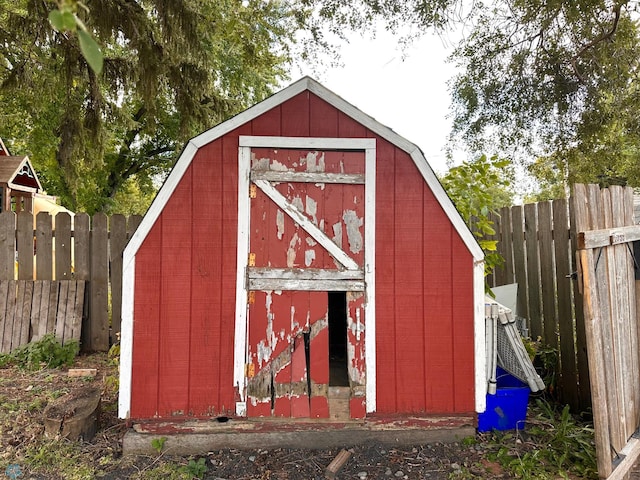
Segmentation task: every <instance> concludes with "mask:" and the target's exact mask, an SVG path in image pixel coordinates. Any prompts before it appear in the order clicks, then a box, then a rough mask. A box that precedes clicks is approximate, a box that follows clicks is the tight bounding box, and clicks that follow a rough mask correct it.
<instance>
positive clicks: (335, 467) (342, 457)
mask: <svg viewBox="0 0 640 480" xmlns="http://www.w3.org/2000/svg"><path fill="white" fill-rule="evenodd" d="M350 457H351V452H350V451H349V450H345V449H344V448H343V449H342V450H340V453H338V455H336V457H335V458H334V459H333V460H332V461H331V463H330V464H329V466H328V467H327V469H326V470H325V472H324V476H325V478H328V479H333V478H336V475H337V474H338V472H339V471H340V469H341V468H342V467H343V466H344V464H345V463H347V461H348V460H349V458H350Z"/></svg>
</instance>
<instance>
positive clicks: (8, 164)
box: [0, 155, 42, 192]
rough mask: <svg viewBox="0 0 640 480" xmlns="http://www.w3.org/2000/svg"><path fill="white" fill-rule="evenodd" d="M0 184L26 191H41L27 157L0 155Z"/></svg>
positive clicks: (38, 181)
mask: <svg viewBox="0 0 640 480" xmlns="http://www.w3.org/2000/svg"><path fill="white" fill-rule="evenodd" d="M0 185H7V186H8V187H9V188H11V189H12V190H21V191H26V192H39V191H42V185H41V184H40V180H38V176H37V175H36V173H35V170H34V169H33V165H31V162H30V161H29V157H27V156H23V157H16V156H4V155H3V156H0Z"/></svg>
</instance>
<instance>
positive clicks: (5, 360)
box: [0, 334, 80, 370]
mask: <svg viewBox="0 0 640 480" xmlns="http://www.w3.org/2000/svg"><path fill="white" fill-rule="evenodd" d="M79 350H80V347H79V345H78V342H77V341H75V340H72V341H70V342H67V343H66V344H65V345H62V344H61V343H60V342H59V341H58V340H57V339H56V337H55V336H54V335H53V334H47V335H45V336H44V337H42V338H41V339H40V340H38V341H36V342H31V343H28V344H26V345H22V346H20V347H18V348H16V349H15V350H13V351H12V352H11V353H5V354H1V355H0V366H7V365H16V366H18V367H20V368H25V369H27V370H38V369H40V368H58V367H61V366H63V365H70V364H71V363H72V362H73V359H74V358H75V357H76V355H77V354H78V352H79Z"/></svg>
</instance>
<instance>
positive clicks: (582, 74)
mask: <svg viewBox="0 0 640 480" xmlns="http://www.w3.org/2000/svg"><path fill="white" fill-rule="evenodd" d="M637 8H638V4H637V2H632V1H611V0H578V1H571V2H566V1H560V0H558V1H548V0H527V1H523V0H498V1H496V2H492V3H490V4H487V6H485V7H484V8H480V9H478V10H477V11H476V12H475V13H474V14H473V25H474V26H473V28H472V31H471V33H470V34H469V35H468V36H467V37H466V38H465V40H464V41H463V42H462V43H461V44H460V45H459V46H458V48H457V49H456V51H455V53H454V55H453V58H454V59H455V61H457V63H458V65H459V66H460V67H461V68H462V73H461V74H460V75H458V76H457V77H456V78H455V79H454V81H453V82H452V85H451V88H452V93H453V104H454V112H453V118H454V132H453V136H455V135H460V136H462V138H463V139H464V141H465V142H466V143H467V144H468V145H471V146H472V147H475V148H482V147H483V146H484V147H485V148H486V146H487V145H489V144H490V145H493V146H499V148H500V150H501V151H503V152H504V151H507V152H510V153H511V154H513V155H514V156H518V157H520V158H529V159H530V158H537V160H536V161H535V162H533V164H532V166H531V167H530V171H531V173H533V174H534V176H536V177H537V178H538V179H539V180H540V181H541V184H542V187H543V189H544V192H543V194H542V197H543V198H545V197H554V196H562V195H564V191H565V189H564V188H563V186H564V185H566V183H567V182H570V183H572V182H576V181H581V182H598V181H601V180H602V179H611V178H614V179H618V178H619V177H625V178H626V179H627V180H628V181H629V183H630V184H632V185H640V162H639V160H640V158H639V157H638V148H639V147H640V136H639V133H640V124H639V123H638V121H637V113H634V112H637V111H638V109H639V108H640V96H639V95H638V85H637V81H636V80H637V78H636V77H637V74H638V66H639V63H638V62H639V61H640V42H639V40H640V37H639V32H638V27H637V22H636V20H637Z"/></svg>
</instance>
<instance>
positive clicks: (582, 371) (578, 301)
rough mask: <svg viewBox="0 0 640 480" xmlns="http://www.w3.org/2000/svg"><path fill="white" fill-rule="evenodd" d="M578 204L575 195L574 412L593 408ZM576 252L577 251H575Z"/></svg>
mask: <svg viewBox="0 0 640 480" xmlns="http://www.w3.org/2000/svg"><path fill="white" fill-rule="evenodd" d="M575 211H576V206H575V197H571V198H570V199H569V222H570V225H571V235H570V237H571V250H570V251H571V252H572V255H571V258H570V259H571V272H572V273H573V274H574V275H575V278H574V279H573V290H572V291H573V309H574V310H573V312H574V315H575V329H576V364H577V370H578V380H577V382H576V383H577V384H578V396H579V403H578V404H577V405H572V406H571V407H572V408H573V410H574V412H580V411H586V410H588V409H589V408H591V387H590V384H591V381H590V379H589V360H588V358H587V339H586V334H585V329H584V307H583V304H584V299H583V298H582V291H581V289H580V288H578V278H577V277H578V264H579V261H580V260H579V254H578V251H577V239H578V231H577V229H576V224H577V220H576V214H575ZM574 252H575V253H574Z"/></svg>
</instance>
